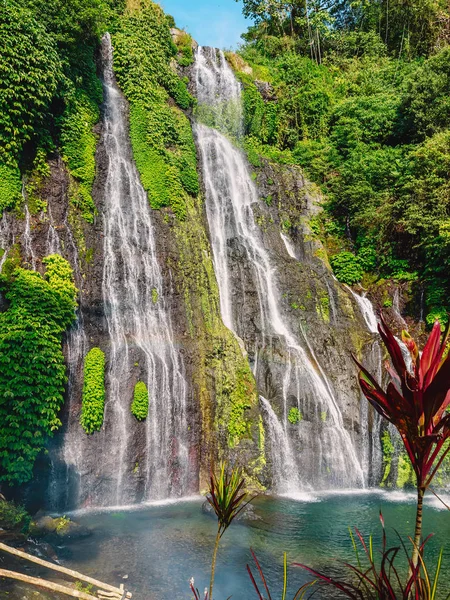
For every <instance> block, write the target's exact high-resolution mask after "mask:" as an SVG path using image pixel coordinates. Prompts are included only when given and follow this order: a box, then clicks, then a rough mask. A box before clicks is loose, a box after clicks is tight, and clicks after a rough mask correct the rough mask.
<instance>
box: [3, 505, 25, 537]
mask: <svg viewBox="0 0 450 600" xmlns="http://www.w3.org/2000/svg"><path fill="white" fill-rule="evenodd" d="M30 522H31V517H30V515H29V514H28V513H27V511H26V510H25V509H24V508H23V507H22V506H18V505H17V504H14V503H13V502H7V501H6V500H3V499H2V498H1V497H0V527H1V529H4V530H6V531H20V532H22V533H27V532H28V529H29V527H30Z"/></svg>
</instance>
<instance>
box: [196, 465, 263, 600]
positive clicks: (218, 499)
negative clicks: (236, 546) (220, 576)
mask: <svg viewBox="0 0 450 600" xmlns="http://www.w3.org/2000/svg"><path fill="white" fill-rule="evenodd" d="M244 486H245V479H244V478H243V477H242V471H241V469H240V468H237V467H233V468H232V469H231V471H230V470H229V469H228V467H227V463H226V462H222V463H220V466H219V470H218V473H217V474H216V473H215V472H214V469H213V468H211V473H210V483H209V495H208V496H207V500H208V502H209V503H210V504H211V506H212V508H213V510H214V512H215V514H216V517H217V525H218V527H217V534H216V541H215V544H214V552H213V557H212V563H211V579H210V583H209V596H208V600H212V598H213V587H214V573H215V570H216V560H217V551H218V549H219V542H220V538H221V537H222V536H223V534H224V533H225V531H226V530H227V529H228V527H229V526H230V525H231V523H232V522H233V521H234V519H235V518H236V517H237V516H238V514H239V513H240V512H241V511H242V510H243V509H244V508H245V507H246V506H247V504H249V502H251V501H252V499H253V498H250V499H249V500H247V501H246V498H247V497H248V496H247V494H246V493H245V492H243V491H242V490H243V488H244Z"/></svg>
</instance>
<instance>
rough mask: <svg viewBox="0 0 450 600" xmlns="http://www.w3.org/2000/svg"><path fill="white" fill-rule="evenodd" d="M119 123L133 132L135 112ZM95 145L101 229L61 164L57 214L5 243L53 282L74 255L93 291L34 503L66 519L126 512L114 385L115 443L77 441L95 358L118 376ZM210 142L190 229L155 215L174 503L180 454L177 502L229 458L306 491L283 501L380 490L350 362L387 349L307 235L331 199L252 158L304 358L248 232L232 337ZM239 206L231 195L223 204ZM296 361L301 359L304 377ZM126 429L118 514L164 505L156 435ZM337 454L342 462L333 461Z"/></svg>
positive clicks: (252, 478) (132, 426)
mask: <svg viewBox="0 0 450 600" xmlns="http://www.w3.org/2000/svg"><path fill="white" fill-rule="evenodd" d="M122 107H123V118H124V120H125V122H126V120H127V111H126V103H125V101H124V100H122ZM103 114H105V112H104V113H103ZM98 134H99V144H98V148H97V155H96V163H97V174H96V180H95V184H94V190H93V197H94V200H95V204H96V207H97V212H98V214H97V216H96V218H95V221H94V223H93V224H88V223H86V222H85V221H84V220H83V219H82V217H81V216H80V214H79V213H78V212H77V209H76V208H74V206H73V205H72V204H71V200H70V198H71V192H70V190H71V185H72V184H73V182H72V181H71V178H70V176H69V174H68V172H67V170H66V168H65V166H64V163H63V162H62V161H61V159H59V158H58V157H55V158H53V159H52V160H51V161H50V176H48V177H46V178H45V179H44V180H43V181H42V182H41V184H40V187H39V190H38V196H39V197H40V198H42V199H44V200H46V202H47V209H46V211H41V212H35V214H32V215H30V216H29V220H28V218H23V215H15V216H14V215H11V214H5V216H4V217H3V220H2V223H1V231H0V233H1V236H2V246H3V248H5V249H6V250H7V251H8V253H13V252H16V253H18V252H19V250H20V252H21V256H22V260H23V261H24V262H25V263H27V264H28V265H29V266H30V267H32V266H33V264H34V266H35V268H37V269H41V260H42V258H43V257H44V256H46V255H48V254H50V253H53V252H59V253H61V254H62V255H63V256H64V257H65V258H67V259H68V260H69V261H70V263H71V264H72V266H73V268H74V272H75V278H76V284H77V287H78V289H79V290H80V298H79V318H78V323H77V326H76V327H74V329H73V330H72V331H71V332H70V333H69V335H68V336H67V339H66V341H65V355H66V357H67V363H68V370H69V372H68V376H69V382H68V389H67V400H66V404H65V408H64V411H63V415H62V420H63V423H64V425H63V428H62V430H61V431H60V432H58V434H57V435H56V436H55V438H54V440H53V441H52V443H51V447H50V453H49V457H48V458H47V459H43V461H42V464H41V468H40V469H38V470H37V478H36V480H35V482H34V484H33V489H31V490H29V491H33V493H35V492H36V490H37V489H43V488H45V489H46V493H45V503H46V504H47V506H51V507H52V508H54V509H59V510H63V509H68V508H73V507H75V506H88V505H105V504H114V496H113V495H112V494H110V493H109V491H108V490H109V488H110V487H112V486H113V485H116V482H115V481H113V478H114V473H113V471H114V469H113V467H114V465H110V466H108V467H107V468H106V465H107V463H108V452H109V448H110V444H111V445H114V444H115V443H117V442H118V440H117V439H115V438H114V436H115V435H116V433H115V432H116V430H115V429H114V423H112V422H111V418H110V417H109V416H108V415H109V414H112V413H111V412H110V411H112V407H111V405H110V402H112V400H111V389H110V385H111V383H110V381H111V380H110V379H108V377H107V379H106V381H107V387H106V398H107V401H106V407H105V424H104V426H103V431H102V432H100V433H94V434H93V435H91V436H87V434H85V433H84V431H83V430H82V428H81V426H80V425H79V417H80V411H81V397H82V387H83V375H82V371H83V360H84V356H85V355H86V353H87V351H88V350H89V349H90V348H92V347H100V348H101V349H102V350H103V351H104V352H105V353H106V361H107V370H108V368H109V365H110V363H111V360H112V358H111V351H112V350H111V336H110V332H109V329H108V322H107V311H108V310H109V307H108V305H107V302H106V301H105V293H104V291H105V290H104V261H105V255H104V247H105V244H104V241H105V239H104V235H105V222H104V215H105V210H106V208H105V202H108V198H107V197H105V190H106V189H107V183H106V181H107V178H108V172H109V169H110V168H111V165H110V164H108V152H107V148H106V141H105V140H106V138H105V126H104V121H103V122H102V123H100V124H99V126H98ZM197 142H198V144H199V163H200V164H201V165H203V166H202V167H200V169H199V172H200V177H201V181H202V187H203V192H202V194H201V195H200V196H199V197H198V198H197V199H191V200H189V203H188V205H187V216H186V219H185V220H184V221H180V220H179V219H177V218H176V217H175V216H174V214H173V213H172V212H171V210H170V208H162V209H160V210H151V221H152V224H153V230H154V238H155V240H156V259H157V262H158V264H159V267H160V270H161V277H162V289H160V290H158V293H159V294H160V295H161V296H162V297H163V298H164V299H165V310H166V312H167V314H168V315H170V323H171V328H172V333H173V342H174V346H175V348H176V350H177V352H178V353H179V357H180V361H181V363H182V365H183V375H184V378H185V381H186V385H187V394H186V422H187V428H188V431H187V432H186V440H187V448H186V452H187V458H186V457H185V459H186V460H187V461H188V464H189V481H188V483H187V485H185V486H184V487H178V488H177V485H176V482H175V479H176V477H177V475H176V473H177V469H178V467H177V464H178V461H179V460H180V455H179V448H178V446H177V440H176V439H175V438H173V439H171V440H170V453H171V456H170V461H171V464H172V465H173V467H171V469H172V470H171V473H172V474H174V473H175V475H173V477H174V482H172V487H170V486H169V494H170V493H172V492H171V491H170V490H171V489H173V494H174V495H177V494H178V493H183V494H187V493H195V492H197V491H198V490H199V489H204V487H205V485H206V478H207V475H208V471H209V466H210V463H211V460H212V459H218V458H221V457H225V458H228V459H230V460H232V461H234V462H237V463H239V464H241V465H243V467H244V468H245V471H246V473H247V476H248V478H249V482H250V484H251V485H253V486H254V487H267V488H275V489H278V491H295V490H292V489H291V488H289V489H288V488H287V487H286V482H287V480H288V479H289V477H291V478H293V479H295V488H296V489H302V488H310V487H329V486H334V485H339V486H346V485H347V484H348V483H349V482H350V483H351V484H354V485H363V484H364V485H368V484H372V483H378V481H379V480H380V478H381V442H380V431H379V429H378V424H377V421H376V419H374V417H373V415H372V414H371V412H370V411H368V408H367V405H366V404H365V401H362V399H361V395H360V392H359V388H358V386H357V382H356V377H355V369H354V366H353V364H352V361H351V357H350V353H351V352H353V353H355V354H357V355H358V356H359V357H362V358H364V359H365V360H366V361H369V364H370V361H372V364H373V369H374V370H375V369H376V368H377V365H378V364H379V361H380V347H379V344H378V341H377V339H376V336H374V334H373V333H371V332H370V331H369V329H368V327H367V323H366V320H365V319H364V317H363V314H362V312H361V308H360V305H359V304H358V302H357V300H356V299H355V297H354V295H353V294H352V293H351V291H350V290H348V289H346V288H345V287H343V286H342V285H340V284H339V283H338V282H337V281H336V279H335V278H334V277H333V275H332V272H331V270H330V268H329V265H328V264H327V260H326V254H325V252H324V250H323V248H322V246H321V243H320V241H319V240H318V239H317V238H316V237H315V235H314V234H313V232H312V230H311V228H310V225H309V223H310V219H311V217H312V216H313V215H314V214H315V213H316V212H317V211H318V210H320V198H319V197H318V196H317V194H316V193H315V191H314V190H313V189H312V188H311V186H309V185H308V183H307V182H306V181H305V180H304V178H303V176H302V173H301V171H300V170H299V169H297V168H294V167H290V166H283V165H279V164H273V163H270V162H268V161H263V162H262V163H261V166H260V167H259V168H252V167H250V165H249V164H248V163H246V161H245V159H244V157H243V156H242V161H243V162H242V164H243V165H244V168H245V170H246V172H247V173H248V175H249V177H250V179H251V181H252V185H253V186H254V193H255V194H256V196H255V199H254V201H252V202H251V205H250V206H249V209H250V212H251V222H252V223H254V224H256V225H255V227H256V228H257V230H255V235H256V236H257V239H258V241H259V243H260V244H261V247H262V248H264V249H265V251H266V252H267V255H268V256H269V258H270V265H271V269H273V272H274V274H275V275H274V277H275V280H276V285H277V294H276V298H275V302H276V303H277V307H276V309H277V311H278V313H277V314H279V315H280V316H281V317H280V318H282V320H283V323H284V326H285V327H286V328H287V330H289V332H291V333H292V338H293V339H295V340H296V342H295V344H297V345H294V346H295V348H294V346H293V344H286V342H285V340H283V335H280V334H279V333H277V331H276V330H275V329H273V328H272V329H270V330H269V329H267V324H265V321H267V318H268V317H267V314H266V315H264V310H262V308H261V306H262V303H264V302H265V300H264V299H262V298H261V289H260V288H259V287H258V282H257V276H256V274H255V271H254V264H253V263H252V260H253V259H252V256H251V255H250V254H249V248H248V246H246V243H245V242H244V241H243V238H242V231H239V232H237V230H236V231H234V232H233V230H230V231H229V232H228V234H227V236H226V253H227V257H228V259H227V260H228V262H227V265H228V267H227V268H228V272H227V275H228V277H229V286H230V301H231V306H232V309H231V314H232V315H233V326H231V324H230V323H227V325H228V327H226V326H225V325H224V322H223V320H224V319H223V315H224V312H223V297H222V295H221V284H222V283H223V282H222V281H221V277H222V275H223V274H222V273H218V272H217V260H216V257H215V255H214V239H215V235H216V233H217V232H216V231H213V229H212V225H213V223H212V221H211V219H209V218H208V201H209V200H208V194H209V193H210V190H208V185H209V184H208V174H207V173H206V172H205V170H206V163H205V161H204V160H203V161H202V152H203V151H204V148H202V147H201V144H200V141H199V136H198V135H197ZM212 158H213V159H214V156H213V157H212ZM125 193H126V191H125ZM226 197H227V194H226V193H225V194H224V196H223V201H224V202H225V201H226ZM258 198H259V199H258ZM219 200H220V199H219ZM25 201H27V198H26V197H25ZM249 214H250V213H249ZM230 218H231V217H230ZM237 225H239V223H237ZM253 258H254V257H253ZM214 266H216V272H215V271H214ZM230 329H233V331H234V333H233V332H232V331H231V330H230ZM284 337H285V336H284ZM297 346H298V348H297ZM293 348H294V349H293ZM296 353H301V355H302V357H303V358H302V360H304V361H305V362H304V363H300V362H299V359H298V357H297V358H296V356H297V355H296ZM141 358H142V357H141V354H140V351H139V349H138V348H136V347H135V346H133V345H131V346H130V357H129V362H130V365H131V368H130V369H129V372H128V375H127V377H126V381H123V382H122V390H123V392H122V393H123V394H124V395H125V396H127V398H126V401H127V402H128V403H131V399H132V396H133V389H134V385H135V384H136V382H137V381H138V380H142V379H145V377H146V376H147V371H146V367H145V366H143V361H142V360H141ZM302 365H303V366H302ZM304 365H307V369H306V371H307V373H306V375H305V368H306V367H305V366H304ZM308 373H309V374H308ZM316 380H317V381H316ZM311 382H312V383H311ZM314 386H316V387H314ZM317 386H319V388H320V390H322V388H323V390H322V391H321V392H320V393H323V394H324V397H326V399H325V400H324V399H323V398H320V395H319V397H318V396H316V395H315V393H314V390H315V389H317ZM321 386H322V387H321ZM260 396H261V397H262V399H260V398H259V397H260ZM151 401H152V399H151V395H150V402H151ZM292 409H296V410H292ZM124 418H126V419H127V423H128V424H129V425H128V429H127V439H126V453H125V457H124V472H123V477H122V479H121V494H120V497H119V498H118V503H120V504H131V503H135V502H139V501H141V500H147V499H149V498H151V496H149V495H148V490H147V488H146V473H145V472H144V468H143V467H144V465H145V464H147V462H148V461H149V456H148V454H149V452H150V450H149V445H148V435H147V424H146V423H145V422H138V421H137V420H135V419H134V418H131V415H127V416H126V417H124ZM338 429H339V435H338V434H336V431H337V430H338ZM341 429H342V431H340V430H341ZM344 434H345V436H344ZM336 436H337V437H336ZM283 444H284V446H285V447H284V448H282V446H283ZM336 444H337V446H336ZM345 444H348V447H345V448H344V445H345ZM340 451H342V452H344V455H343V456H336V454H337V453H338V452H340ZM286 453H287V454H286ZM348 457H350V458H351V461H353V463H354V464H353V467H354V468H355V470H356V471H355V472H354V473H353V474H351V475H350V480H348V479H346V478H345V477H344V472H342V471H339V469H340V468H342V465H343V464H345V461H346V460H347V459H348ZM280 461H281V462H280ZM291 463H292V464H291ZM333 468H337V472H333ZM358 469H359V470H360V471H358ZM363 472H364V473H366V474H363ZM44 483H45V485H44ZM177 490H178V491H177ZM43 501H44V499H43Z"/></svg>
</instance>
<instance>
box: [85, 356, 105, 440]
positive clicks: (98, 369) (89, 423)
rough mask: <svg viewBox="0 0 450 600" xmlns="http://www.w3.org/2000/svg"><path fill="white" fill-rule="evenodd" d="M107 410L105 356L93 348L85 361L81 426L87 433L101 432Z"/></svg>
mask: <svg viewBox="0 0 450 600" xmlns="http://www.w3.org/2000/svg"><path fill="white" fill-rule="evenodd" d="M104 410H105V354H104V352H103V351H102V350H100V348H92V349H91V350H89V352H88V353H87V354H86V358H85V359H84V382H83V401H82V408H81V420H80V422H81V426H82V427H83V429H84V430H85V432H86V433H94V431H100V429H101V427H102V425H103V415H104Z"/></svg>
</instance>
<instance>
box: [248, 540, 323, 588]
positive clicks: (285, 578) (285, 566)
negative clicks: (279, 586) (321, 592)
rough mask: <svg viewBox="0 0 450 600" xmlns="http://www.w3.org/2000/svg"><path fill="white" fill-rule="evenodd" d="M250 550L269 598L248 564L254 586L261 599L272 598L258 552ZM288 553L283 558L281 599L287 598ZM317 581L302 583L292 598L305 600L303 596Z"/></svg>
mask: <svg viewBox="0 0 450 600" xmlns="http://www.w3.org/2000/svg"><path fill="white" fill-rule="evenodd" d="M250 552H251V553H252V556H253V560H254V561H255V564H256V568H257V569H258V573H259V576H260V578H261V581H262V584H263V586H264V590H265V592H266V594H267V599H266V598H265V597H264V596H263V595H262V594H263V593H262V592H261V591H260V589H259V587H258V584H257V583H256V580H255V578H254V576H253V573H252V570H251V568H250V566H249V565H247V571H248V574H249V575H250V579H251V581H252V583H253V587H254V588H255V590H256V593H257V594H258V598H259V600H272V596H271V594H270V591H269V586H268V585H267V580H266V578H265V576H264V573H263V570H262V568H261V565H260V564H259V561H258V559H257V558H256V554H255V553H254V552H253V550H252V549H251V548H250ZM287 579H288V577H287V554H286V552H285V553H284V558H283V592H282V595H281V600H286V590H287ZM315 583H316V582H315V581H310V582H308V583H305V584H304V585H302V586H301V587H300V588H299V589H298V590H297V592H296V594H295V595H294V597H293V599H292V600H303V598H304V597H305V594H306V592H307V591H308V589H309V588H310V587H312V586H313V585H314V584H315Z"/></svg>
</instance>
